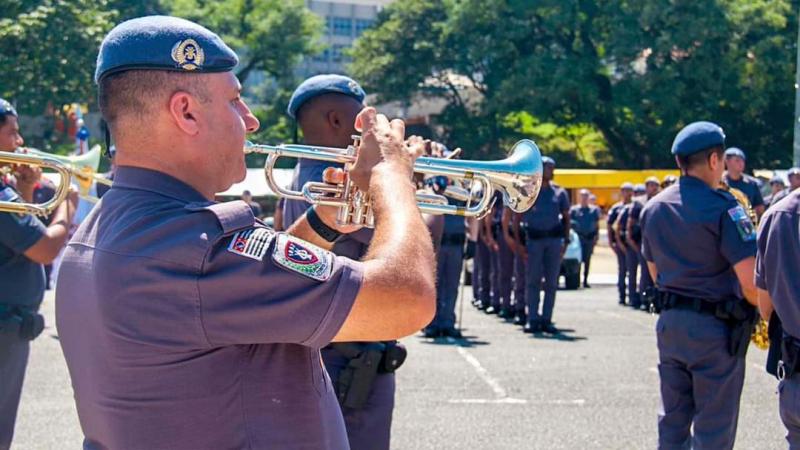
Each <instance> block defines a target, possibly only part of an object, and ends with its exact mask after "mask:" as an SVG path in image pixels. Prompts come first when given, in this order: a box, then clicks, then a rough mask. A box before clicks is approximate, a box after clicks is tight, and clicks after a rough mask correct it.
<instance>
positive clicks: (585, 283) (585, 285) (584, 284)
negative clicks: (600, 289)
mask: <svg viewBox="0 0 800 450" xmlns="http://www.w3.org/2000/svg"><path fill="white" fill-rule="evenodd" d="M583 287H585V288H586V289H589V288H591V286H589V282H588V281H584V282H583Z"/></svg>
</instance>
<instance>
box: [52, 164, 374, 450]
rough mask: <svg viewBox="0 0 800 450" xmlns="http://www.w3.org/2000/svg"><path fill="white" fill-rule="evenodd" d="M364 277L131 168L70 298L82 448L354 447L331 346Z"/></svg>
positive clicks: (91, 238) (122, 176)
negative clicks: (325, 363) (327, 349)
mask: <svg viewBox="0 0 800 450" xmlns="http://www.w3.org/2000/svg"><path fill="white" fill-rule="evenodd" d="M362 273H363V272H362V267H361V265H360V263H357V262H353V261H351V260H348V259H344V258H340V257H336V256H334V255H333V254H332V253H330V252H327V251H324V250H322V249H319V248H317V247H314V246H312V245H311V244H308V243H306V242H304V241H302V240H300V239H297V238H294V237H291V236H289V235H287V234H285V233H275V232H273V231H272V230H271V229H269V228H267V227H266V226H264V225H263V224H262V223H261V222H258V221H256V220H255V219H254V217H253V214H252V211H251V210H250V207H249V206H248V205H247V204H245V203H244V202H241V201H236V202H230V203H214V202H209V201H206V200H205V199H204V198H203V197H202V196H201V195H200V194H199V193H198V192H196V191H195V190H194V189H192V188H191V187H189V186H187V185H186V184H184V183H182V182H180V181H178V180H176V179H174V178H172V177H169V176H167V175H165V174H162V173H158V172H154V171H150V170H145V169H139V168H131V167H120V168H119V171H118V172H117V176H116V179H115V181H114V186H113V187H112V189H111V190H110V191H109V192H108V193H107V194H106V195H105V196H104V197H103V199H102V201H101V202H100V203H99V204H98V205H97V206H96V207H95V209H94V210H93V211H92V213H91V214H90V215H89V216H88V217H87V218H86V220H85V221H84V222H83V223H82V224H81V226H80V228H79V229H78V231H77V233H76V235H75V236H74V238H73V240H72V242H70V244H69V246H68V248H67V249H66V251H65V253H64V260H63V263H62V265H61V271H60V276H59V285H58V292H57V296H56V318H57V323H58V330H59V335H60V340H61V345H62V348H63V351H64V356H65V357H66V361H67V365H68V367H69V371H70V375H71V378H72V385H73V389H74V391H75V400H76V404H77V409H78V416H79V418H80V422H81V427H82V429H83V433H84V435H85V441H84V448H90V449H100V448H113V449H117V448H119V449H167V448H169V449H187V450H188V449H234V448H235V449H239V448H308V449H342V448H347V446H348V444H347V436H346V434H345V428H344V422H343V419H342V415H341V411H340V409H339V405H338V403H337V401H336V397H335V395H334V393H333V388H332V386H331V383H330V380H329V379H328V376H327V373H326V371H325V370H324V369H323V367H322V361H321V358H320V353H319V349H320V348H321V347H323V346H324V345H326V344H328V343H329V342H330V341H331V339H333V337H334V336H335V335H336V333H337V332H338V331H339V329H340V328H341V326H342V324H343V323H344V321H345V319H346V317H347V315H348V314H349V312H350V308H351V307H352V304H353V301H354V299H355V297H356V295H357V293H358V290H359V288H360V285H361V280H362Z"/></svg>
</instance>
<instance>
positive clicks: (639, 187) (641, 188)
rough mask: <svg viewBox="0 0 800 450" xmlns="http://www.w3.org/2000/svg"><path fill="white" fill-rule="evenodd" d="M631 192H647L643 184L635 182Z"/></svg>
mask: <svg viewBox="0 0 800 450" xmlns="http://www.w3.org/2000/svg"><path fill="white" fill-rule="evenodd" d="M633 192H635V193H637V194H644V193H645V192H647V188H645V187H644V185H643V184H637V185H636V186H634V187H633Z"/></svg>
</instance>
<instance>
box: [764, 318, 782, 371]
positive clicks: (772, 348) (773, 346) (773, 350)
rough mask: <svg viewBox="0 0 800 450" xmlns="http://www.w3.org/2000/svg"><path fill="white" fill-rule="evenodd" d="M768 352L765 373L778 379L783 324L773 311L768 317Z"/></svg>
mask: <svg viewBox="0 0 800 450" xmlns="http://www.w3.org/2000/svg"><path fill="white" fill-rule="evenodd" d="M767 335H769V350H767V364H766V369H767V373H768V374H771V375H774V376H775V377H778V362H779V361H780V360H781V347H782V346H783V324H781V319H780V317H778V314H777V313H775V311H772V315H771V316H770V317H769V327H768V328H767Z"/></svg>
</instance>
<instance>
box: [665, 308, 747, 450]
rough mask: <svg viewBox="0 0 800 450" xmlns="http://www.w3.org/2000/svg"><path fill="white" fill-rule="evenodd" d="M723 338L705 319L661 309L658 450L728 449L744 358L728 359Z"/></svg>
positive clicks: (724, 328)
mask: <svg viewBox="0 0 800 450" xmlns="http://www.w3.org/2000/svg"><path fill="white" fill-rule="evenodd" d="M729 337H730V330H729V329H728V325H726V324H725V322H723V321H721V320H719V319H717V318H716V317H713V316H711V315H708V314H702V313H699V312H695V311H691V310H683V309H669V310H666V311H662V313H661V315H660V316H659V319H658V322H656V338H657V342H658V358H659V364H658V372H659V376H660V379H661V411H660V413H659V417H658V448H659V449H684V448H693V449H698V450H700V449H714V450H725V449H732V448H733V443H734V440H735V438H736V426H737V422H738V419H739V399H740V396H741V394H742V386H743V384H744V370H745V360H744V358H737V357H735V356H731V355H730V353H729V352H728V339H729ZM692 427H693V428H692ZM691 431H693V434H692V432H691Z"/></svg>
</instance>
